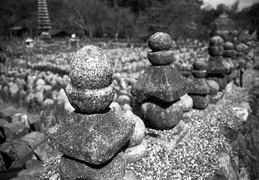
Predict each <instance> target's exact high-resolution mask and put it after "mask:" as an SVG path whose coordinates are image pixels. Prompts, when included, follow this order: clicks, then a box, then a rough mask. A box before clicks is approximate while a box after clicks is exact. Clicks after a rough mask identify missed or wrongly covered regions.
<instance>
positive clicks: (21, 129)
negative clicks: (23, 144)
mask: <svg viewBox="0 0 259 180" xmlns="http://www.w3.org/2000/svg"><path fill="white" fill-rule="evenodd" d="M3 133H4V136H5V137H6V139H18V138H20V137H22V136H24V135H25V134H27V133H28V128H27V127H26V125H25V124H24V123H22V122H12V123H9V124H6V125H4V126H3Z"/></svg>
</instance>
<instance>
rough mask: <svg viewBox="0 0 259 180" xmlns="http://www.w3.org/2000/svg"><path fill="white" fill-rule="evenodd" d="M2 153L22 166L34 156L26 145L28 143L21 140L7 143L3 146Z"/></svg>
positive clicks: (0, 148) (0, 150)
mask: <svg viewBox="0 0 259 180" xmlns="http://www.w3.org/2000/svg"><path fill="white" fill-rule="evenodd" d="M0 152H1V153H4V154H5V155H7V156H8V157H9V158H11V159H12V160H13V161H17V162H19V163H21V164H23V163H25V162H26V161H28V160H29V159H31V158H32V155H33V151H32V149H31V148H30V147H29V146H28V145H27V144H26V142H24V141H21V140H12V141H11V142H10V141H6V142H5V143H3V144H1V146H0Z"/></svg>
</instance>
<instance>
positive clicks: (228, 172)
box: [218, 152, 239, 180]
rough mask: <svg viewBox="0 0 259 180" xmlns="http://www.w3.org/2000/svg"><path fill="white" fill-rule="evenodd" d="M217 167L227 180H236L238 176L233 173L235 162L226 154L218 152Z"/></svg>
mask: <svg viewBox="0 0 259 180" xmlns="http://www.w3.org/2000/svg"><path fill="white" fill-rule="evenodd" d="M218 162H219V167H220V168H221V169H222V171H223V172H224V176H226V177H227V179H229V180H238V179H239V177H238V174H237V172H236V171H235V166H236V164H233V163H235V161H234V160H233V159H232V158H231V157H230V155H229V154H228V153H225V152H220V153H219V155H218Z"/></svg>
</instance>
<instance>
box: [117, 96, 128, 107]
mask: <svg viewBox="0 0 259 180" xmlns="http://www.w3.org/2000/svg"><path fill="white" fill-rule="evenodd" d="M117 101H118V103H119V104H121V105H124V104H130V101H131V100H130V97H129V96H128V95H126V94H121V95H119V97H118V98H117Z"/></svg>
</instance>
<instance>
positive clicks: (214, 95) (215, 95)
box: [209, 92, 224, 104]
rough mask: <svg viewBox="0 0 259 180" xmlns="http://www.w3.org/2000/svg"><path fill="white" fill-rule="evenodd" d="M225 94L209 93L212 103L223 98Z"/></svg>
mask: <svg viewBox="0 0 259 180" xmlns="http://www.w3.org/2000/svg"><path fill="white" fill-rule="evenodd" d="M223 95H224V93H223V92H218V93H217V94H212V95H209V99H210V104H216V103H217V102H219V101H220V100H221V99H222V97H223Z"/></svg>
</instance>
